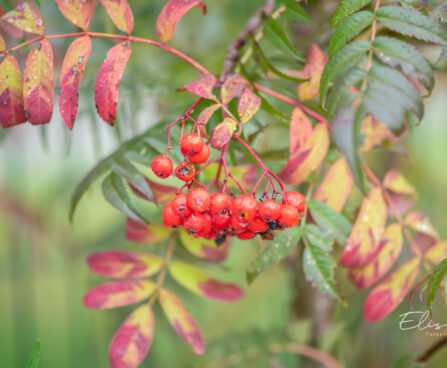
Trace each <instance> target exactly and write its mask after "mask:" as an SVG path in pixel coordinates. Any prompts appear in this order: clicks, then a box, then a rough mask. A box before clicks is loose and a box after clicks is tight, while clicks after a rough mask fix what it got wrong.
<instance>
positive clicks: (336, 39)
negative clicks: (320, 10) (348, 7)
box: [328, 10, 373, 56]
mask: <svg viewBox="0 0 447 368" xmlns="http://www.w3.org/2000/svg"><path fill="white" fill-rule="evenodd" d="M372 20H373V13H371V12H370V11H366V10H365V11H361V12H358V13H355V14H353V15H351V16H349V17H347V18H346V19H345V20H344V21H343V22H342V23H340V25H339V26H338V27H337V28H336V30H335V32H334V34H333V35H332V38H331V42H330V43H329V49H328V54H329V56H331V55H332V54H334V53H335V52H336V51H338V50H339V49H340V48H342V47H343V46H344V45H346V43H347V42H348V41H350V40H352V39H353V38H354V37H355V36H357V35H358V34H359V33H360V32H362V31H363V30H365V29H366V28H368V27H369V26H370V25H371V23H372Z"/></svg>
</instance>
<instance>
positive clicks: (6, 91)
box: [0, 55, 26, 128]
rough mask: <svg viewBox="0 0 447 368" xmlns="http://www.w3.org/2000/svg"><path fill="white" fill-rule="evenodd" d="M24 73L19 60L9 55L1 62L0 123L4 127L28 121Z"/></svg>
mask: <svg viewBox="0 0 447 368" xmlns="http://www.w3.org/2000/svg"><path fill="white" fill-rule="evenodd" d="M22 90H23V84H22V73H21V71H20V67H19V64H18V63H17V60H16V59H15V58H14V57H13V56H11V55H7V56H6V57H5V59H4V60H3V61H2V63H1V64H0V124H1V126H2V127H3V128H9V127H11V126H13V125H17V124H21V123H24V122H25V121H26V115H25V110H24V109H23V94H22Z"/></svg>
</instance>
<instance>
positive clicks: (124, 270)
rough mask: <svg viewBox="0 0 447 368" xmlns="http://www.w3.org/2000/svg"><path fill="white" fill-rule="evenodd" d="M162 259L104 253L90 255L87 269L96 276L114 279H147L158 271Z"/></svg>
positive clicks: (131, 254)
mask: <svg viewBox="0 0 447 368" xmlns="http://www.w3.org/2000/svg"><path fill="white" fill-rule="evenodd" d="M163 264H164V259H163V258H161V257H159V256H155V255H153V254H146V253H135V252H120V251H104V252H96V253H93V254H90V255H89V256H88V258H87V265H88V267H89V268H90V269H91V270H92V271H93V272H95V273H97V274H98V275H102V276H105V277H110V278H114V279H136V278H142V277H148V276H151V275H154V274H156V273H157V272H158V271H160V268H161V267H162V266H163Z"/></svg>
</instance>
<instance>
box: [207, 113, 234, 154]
mask: <svg viewBox="0 0 447 368" xmlns="http://www.w3.org/2000/svg"><path fill="white" fill-rule="evenodd" d="M236 127H237V122H236V121H234V120H233V119H232V118H225V119H224V121H223V122H222V123H220V124H217V125H216V126H215V127H214V129H213V132H212V133H211V138H210V145H211V147H213V148H214V149H217V150H221V149H222V148H223V147H224V146H225V145H226V144H227V143H228V142H229V141H230V139H231V137H232V136H233V133H234V131H235V129H236Z"/></svg>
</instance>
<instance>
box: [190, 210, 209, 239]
mask: <svg viewBox="0 0 447 368" xmlns="http://www.w3.org/2000/svg"><path fill="white" fill-rule="evenodd" d="M202 215H203V227H202V229H201V230H200V231H198V232H197V233H196V234H192V236H194V237H195V238H204V237H205V236H207V235H208V234H209V233H210V232H211V231H212V230H213V229H212V224H213V220H212V218H211V216H210V215H209V214H208V213H203V214H202Z"/></svg>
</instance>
